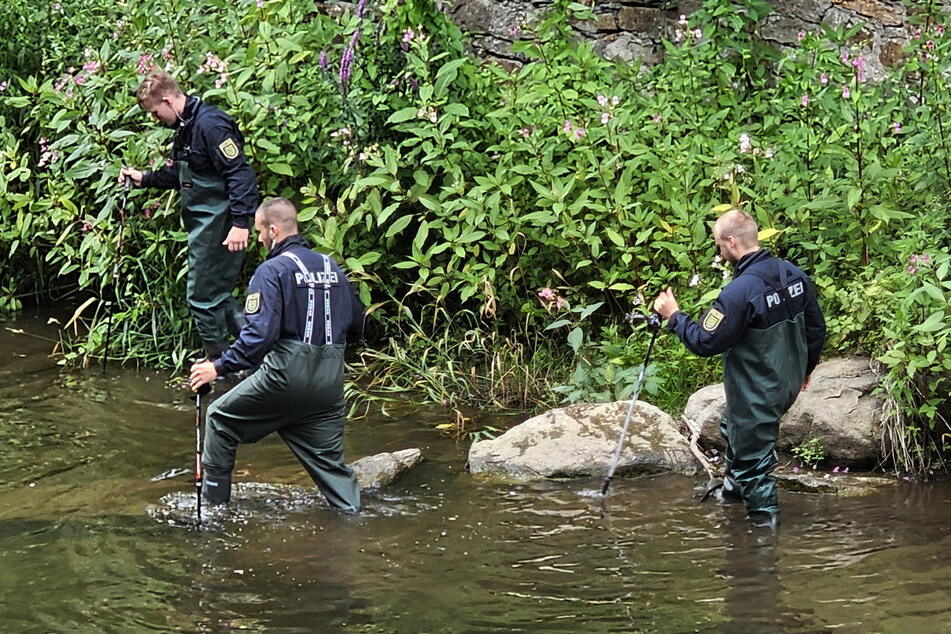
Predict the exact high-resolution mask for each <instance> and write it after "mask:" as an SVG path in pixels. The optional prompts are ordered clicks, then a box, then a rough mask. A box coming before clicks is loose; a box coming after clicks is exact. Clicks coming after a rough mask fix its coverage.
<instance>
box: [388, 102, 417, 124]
mask: <svg viewBox="0 0 951 634" xmlns="http://www.w3.org/2000/svg"><path fill="white" fill-rule="evenodd" d="M417 112H419V108H416V107H415V106H410V107H408V108H403V109H401V110H397V111H396V112H394V113H393V114H391V115H390V118H389V119H387V120H386V122H387V123H403V122H404V121H409V120H410V119H415V118H416V113H417Z"/></svg>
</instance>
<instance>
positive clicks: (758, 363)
mask: <svg viewBox="0 0 951 634" xmlns="http://www.w3.org/2000/svg"><path fill="white" fill-rule="evenodd" d="M807 355H808V351H807V349H806V337H805V316H804V315H803V314H802V313H800V314H799V315H797V316H795V317H793V318H792V319H788V320H786V321H782V322H780V323H778V324H775V325H773V326H770V327H769V328H764V329H758V328H751V329H749V330H747V331H746V334H745V335H744V336H743V339H741V340H740V341H739V342H738V343H737V344H736V345H734V346H733V347H732V348H730V349H729V350H728V351H727V352H726V353H724V355H723V386H724V391H725V392H726V409H725V411H724V413H723V419H722V420H721V425H720V432H721V433H722V434H723V436H724V438H725V439H726V442H727V450H726V455H725V462H726V469H727V479H726V480H725V483H724V487H725V488H732V487H734V486H735V487H736V488H738V489H739V491H735V492H736V493H740V494H741V495H742V497H743V501H744V502H745V503H746V509H747V511H748V512H750V513H754V512H755V513H768V514H770V515H776V514H778V512H779V499H778V497H777V495H776V483H775V482H774V481H773V479H772V478H771V477H770V475H769V474H770V473H772V471H773V469H775V468H776V458H775V456H774V450H775V448H776V440H777V438H778V437H779V419H780V418H782V416H783V414H785V413H786V410H788V409H789V408H790V406H792V404H793V402H795V400H796V397H797V396H798V394H799V390H800V389H801V388H802V381H803V379H804V378H805V374H806V360H807Z"/></svg>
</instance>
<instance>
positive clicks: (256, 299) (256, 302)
mask: <svg viewBox="0 0 951 634" xmlns="http://www.w3.org/2000/svg"><path fill="white" fill-rule="evenodd" d="M260 309H261V293H251V294H250V295H248V298H247V299H246V300H244V312H245V313H247V314H248V315H253V314H254V313H256V312H258V311H259V310H260Z"/></svg>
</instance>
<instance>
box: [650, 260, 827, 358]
mask: <svg viewBox="0 0 951 634" xmlns="http://www.w3.org/2000/svg"><path fill="white" fill-rule="evenodd" d="M800 313H804V315H803V316H804V318H805V325H806V346H807V348H808V351H809V356H808V361H807V364H806V376H808V375H809V374H811V373H812V370H813V369H814V368H815V367H816V364H818V363H819V354H820V353H821V352H822V346H823V344H824V343H825V336H826V323H825V319H824V318H823V316H822V310H821V309H820V308H819V303H818V302H817V301H816V293H815V289H814V288H813V286H812V280H810V279H809V277H808V276H807V275H806V274H805V273H803V272H802V271H801V270H800V269H799V268H798V267H797V266H795V265H794V264H791V263H790V262H787V261H785V260H781V259H779V258H775V257H773V256H772V255H770V253H769V251H768V250H766V249H759V250H758V251H754V252H753V253H747V254H746V255H744V256H743V257H742V258H740V261H739V262H737V263H736V267H735V268H734V272H733V280H732V281H731V282H730V283H729V284H727V285H726V288H724V289H723V290H722V291H721V292H720V296H719V297H717V299H716V301H715V302H714V303H713V306H711V307H710V308H709V309H707V311H706V312H705V313H704V314H703V317H702V318H701V319H700V322H699V323H697V322H695V321H693V320H692V319H690V317H688V316H687V315H685V314H684V313H681V312H678V313H675V314H674V315H671V317H670V320H669V322H668V326H667V327H668V328H669V329H670V330H671V331H672V332H674V333H676V334H677V336H678V337H680V339H681V340H682V341H683V342H684V344H685V345H686V346H687V348H689V349H690V350H691V351H692V352H694V353H695V354H698V355H700V356H703V357H709V356H713V355H715V354H720V353H722V352H725V351H726V350H728V349H729V348H731V347H732V346H733V345H734V344H736V343H737V342H739V341H740V340H741V339H742V338H743V335H744V334H745V332H746V330H747V329H748V328H760V329H765V328H769V327H770V326H773V325H775V324H777V323H779V322H781V321H784V320H787V319H793V318H794V317H795V316H797V315H799V314H800Z"/></svg>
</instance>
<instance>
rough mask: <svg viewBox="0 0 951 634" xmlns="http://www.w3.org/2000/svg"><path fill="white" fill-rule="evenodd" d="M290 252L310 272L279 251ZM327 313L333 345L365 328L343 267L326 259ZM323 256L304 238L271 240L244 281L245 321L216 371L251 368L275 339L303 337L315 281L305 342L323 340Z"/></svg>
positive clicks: (355, 338)
mask: <svg viewBox="0 0 951 634" xmlns="http://www.w3.org/2000/svg"><path fill="white" fill-rule="evenodd" d="M287 252H290V253H293V254H294V255H296V256H297V257H298V258H299V259H300V260H301V262H302V263H303V264H304V266H305V267H306V269H307V270H308V272H310V273H311V275H310V276H304V275H303V274H302V273H301V270H300V268H299V267H298V266H297V264H296V263H295V262H294V260H292V259H291V258H289V257H286V256H283V255H282V254H283V253H287ZM330 266H331V271H332V274H331V276H330V277H331V284H330V316H331V333H332V342H333V343H334V344H345V343H347V342H348V341H349V342H355V341H358V340H359V338H360V336H361V335H362V333H363V305H362V304H361V303H360V300H359V298H358V297H357V296H356V294H354V292H353V290H352V289H351V287H350V283H349V281H348V280H347V275H346V273H344V271H343V269H341V268H340V266H339V265H338V264H337V263H336V262H334V261H333V259H332V258H331V259H330ZM323 271H324V260H323V257H322V256H321V255H320V254H318V253H315V252H314V251H311V250H310V249H309V248H308V245H307V242H306V241H305V240H304V239H303V238H302V237H301V236H299V235H293V236H290V237H287V238H285V239H284V240H281V241H280V242H279V243H277V244H276V245H274V247H273V248H272V250H271V253H270V254H268V257H267V260H265V261H264V263H262V264H261V266H259V267H258V268H257V270H256V271H255V272H254V276H253V277H252V278H251V283H250V284H249V285H248V295H247V299H246V300H245V305H244V314H245V316H246V317H247V320H248V323H247V324H246V325H245V326H244V328H242V329H241V333H240V334H239V335H238V339H237V340H236V341H235V342H234V343H233V344H231V347H230V348H228V349H227V350H226V351H225V352H224V353H223V354H222V355H221V357H220V358H219V359H218V360H217V361H215V370H217V372H218V375H219V376H221V375H224V374H228V373H229V372H237V371H238V370H246V369H250V368H255V367H257V366H258V365H260V364H261V361H262V360H263V359H264V356H265V355H266V354H267V353H268V352H269V351H270V350H271V348H272V347H273V345H274V343H275V342H276V341H277V340H278V339H294V340H295V341H304V334H305V331H306V328H305V326H306V322H307V306H308V289H309V283H312V282H314V281H315V280H316V283H315V284H314V298H315V304H314V321H313V332H312V333H311V337H310V339H309V340H308V341H306V343H310V344H313V345H318V346H320V345H324V342H325V339H326V336H325V328H324V288H323V277H324V276H323Z"/></svg>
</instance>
